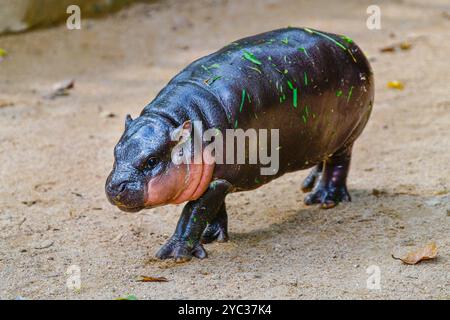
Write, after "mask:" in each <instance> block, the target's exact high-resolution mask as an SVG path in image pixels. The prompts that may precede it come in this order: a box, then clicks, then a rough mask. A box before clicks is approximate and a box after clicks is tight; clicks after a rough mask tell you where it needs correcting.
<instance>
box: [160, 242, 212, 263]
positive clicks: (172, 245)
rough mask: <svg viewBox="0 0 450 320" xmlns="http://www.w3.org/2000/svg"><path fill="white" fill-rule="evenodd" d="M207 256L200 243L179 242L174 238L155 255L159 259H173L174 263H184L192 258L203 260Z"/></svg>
mask: <svg viewBox="0 0 450 320" xmlns="http://www.w3.org/2000/svg"><path fill="white" fill-rule="evenodd" d="M207 256H208V254H207V253H206V250H205V249H204V248H203V246H202V245H201V244H200V243H198V242H197V243H193V242H192V241H189V240H187V241H186V240H181V239H179V238H177V237H175V236H172V237H171V238H170V239H169V240H168V241H167V242H166V243H165V244H164V245H163V246H162V247H161V249H159V251H158V252H157V253H156V257H157V258H159V259H170V258H173V259H174V260H175V261H176V262H186V261H189V260H191V259H192V257H196V258H199V259H204V258H206V257H207Z"/></svg>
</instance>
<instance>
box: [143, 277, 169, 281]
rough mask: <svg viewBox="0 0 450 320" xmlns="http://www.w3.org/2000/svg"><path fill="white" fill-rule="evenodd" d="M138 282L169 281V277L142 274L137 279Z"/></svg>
mask: <svg viewBox="0 0 450 320" xmlns="http://www.w3.org/2000/svg"><path fill="white" fill-rule="evenodd" d="M137 281H138V282H167V281H169V280H167V278H165V277H147V276H141V277H140V279H138V280H137Z"/></svg>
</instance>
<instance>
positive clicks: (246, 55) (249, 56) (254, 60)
mask: <svg viewBox="0 0 450 320" xmlns="http://www.w3.org/2000/svg"><path fill="white" fill-rule="evenodd" d="M243 57H244V59H246V60H248V61H250V62H252V63H254V64H257V65H261V64H262V63H261V61H259V60H258V59H257V58H256V57H255V56H254V55H253V53H251V52H248V51H247V50H244V55H243Z"/></svg>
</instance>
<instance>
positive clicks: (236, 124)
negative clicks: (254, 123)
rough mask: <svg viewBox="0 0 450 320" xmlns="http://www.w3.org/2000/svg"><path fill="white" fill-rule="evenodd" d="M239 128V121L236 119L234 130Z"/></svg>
mask: <svg viewBox="0 0 450 320" xmlns="http://www.w3.org/2000/svg"><path fill="white" fill-rule="evenodd" d="M237 126H238V121H237V119H236V120H235V121H234V128H235V129H236V128H237Z"/></svg>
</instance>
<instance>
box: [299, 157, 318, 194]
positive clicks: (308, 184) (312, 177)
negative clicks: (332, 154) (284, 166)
mask: <svg viewBox="0 0 450 320" xmlns="http://www.w3.org/2000/svg"><path fill="white" fill-rule="evenodd" d="M322 170H323V162H321V163H319V164H318V165H316V166H315V167H314V168H313V169H312V170H311V172H310V173H309V175H308V176H307V177H306V178H305V180H303V183H302V191H303V192H310V191H311V190H312V189H314V186H315V185H316V183H317V182H318V181H319V180H320V176H321V175H322Z"/></svg>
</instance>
